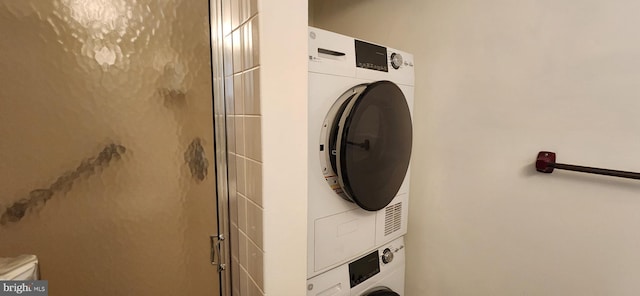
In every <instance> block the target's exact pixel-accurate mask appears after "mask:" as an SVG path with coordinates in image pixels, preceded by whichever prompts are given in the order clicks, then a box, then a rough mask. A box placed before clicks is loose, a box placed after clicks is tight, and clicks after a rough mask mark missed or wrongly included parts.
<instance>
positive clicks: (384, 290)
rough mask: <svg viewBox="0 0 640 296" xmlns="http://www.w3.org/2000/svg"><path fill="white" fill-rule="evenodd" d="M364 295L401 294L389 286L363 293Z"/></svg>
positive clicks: (387, 295)
mask: <svg viewBox="0 0 640 296" xmlns="http://www.w3.org/2000/svg"><path fill="white" fill-rule="evenodd" d="M362 296H400V294H398V293H396V292H393V291H392V290H391V289H388V288H380V289H376V290H374V291H370V292H367V293H364V294H362Z"/></svg>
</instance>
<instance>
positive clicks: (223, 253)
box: [209, 0, 231, 296]
mask: <svg viewBox="0 0 640 296" xmlns="http://www.w3.org/2000/svg"><path fill="white" fill-rule="evenodd" d="M222 17H223V16H222V0H209V30H210V44H211V80H212V81H211V82H212V92H213V131H214V143H215V144H214V146H215V170H216V197H217V198H216V200H217V203H218V234H217V235H215V236H217V237H218V238H219V240H218V243H219V245H218V246H214V245H212V246H211V247H212V248H217V250H215V249H212V255H213V252H215V251H217V252H218V259H217V260H218V261H217V264H218V271H219V279H220V296H231V275H230V270H231V269H230V266H231V262H230V261H231V253H230V250H231V247H230V242H229V241H230V240H229V239H228V238H229V233H230V230H229V221H230V220H229V178H228V171H229V170H228V159H227V125H226V122H227V110H226V104H225V96H224V67H223V61H224V57H223V49H224V48H223V39H224V34H223V31H222V23H223V19H222ZM212 264H213V263H212Z"/></svg>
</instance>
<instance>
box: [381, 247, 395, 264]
mask: <svg viewBox="0 0 640 296" xmlns="http://www.w3.org/2000/svg"><path fill="white" fill-rule="evenodd" d="M391 261H393V252H391V250H389V249H384V251H383V252H382V262H383V263H384V264H387V263H389V262H391Z"/></svg>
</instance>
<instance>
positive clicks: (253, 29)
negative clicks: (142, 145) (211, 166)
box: [223, 0, 264, 296]
mask: <svg viewBox="0 0 640 296" xmlns="http://www.w3.org/2000/svg"><path fill="white" fill-rule="evenodd" d="M223 12H224V13H223V33H224V35H225V38H224V51H225V54H224V74H225V101H226V104H227V114H228V120H227V132H228V137H229V138H228V139H229V141H228V150H229V183H230V184H229V200H230V219H231V225H230V229H231V233H230V237H231V257H232V259H231V262H232V263H231V277H232V279H231V281H232V291H233V295H234V296H254V295H255V296H259V295H264V292H263V291H264V275H263V270H264V268H263V266H264V265H263V262H264V245H263V239H262V236H263V226H262V216H263V215H262V214H263V203H262V149H261V143H262V141H261V116H260V60H259V48H258V17H259V15H258V5H257V0H224V1H223Z"/></svg>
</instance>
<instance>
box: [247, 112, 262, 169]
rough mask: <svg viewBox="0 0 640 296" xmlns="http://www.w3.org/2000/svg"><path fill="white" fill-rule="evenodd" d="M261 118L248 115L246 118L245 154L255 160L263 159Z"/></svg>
mask: <svg viewBox="0 0 640 296" xmlns="http://www.w3.org/2000/svg"><path fill="white" fill-rule="evenodd" d="M260 121H261V118H260V117H255V116H248V117H245V119H244V135H245V155H246V156H247V157H248V158H251V159H253V160H257V161H262V129H261V122H260Z"/></svg>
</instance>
